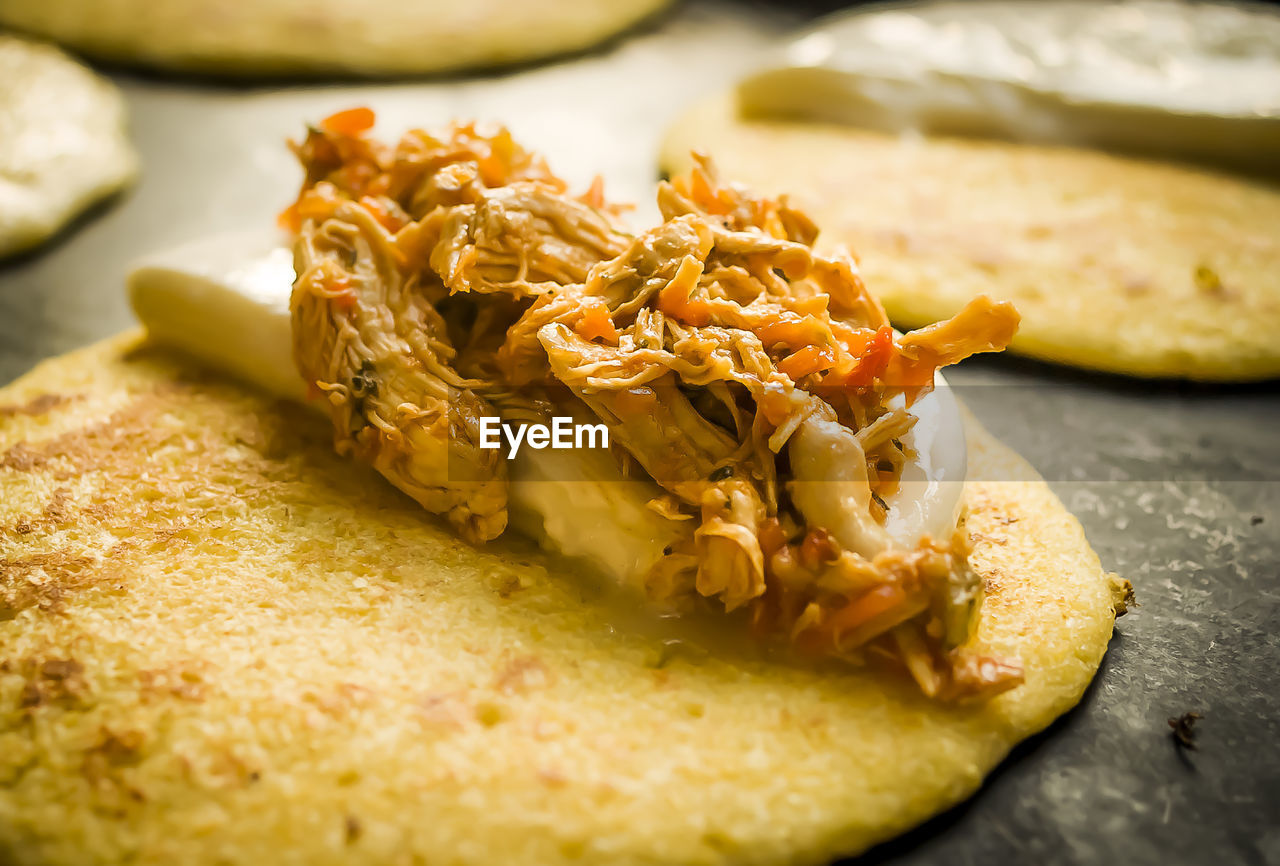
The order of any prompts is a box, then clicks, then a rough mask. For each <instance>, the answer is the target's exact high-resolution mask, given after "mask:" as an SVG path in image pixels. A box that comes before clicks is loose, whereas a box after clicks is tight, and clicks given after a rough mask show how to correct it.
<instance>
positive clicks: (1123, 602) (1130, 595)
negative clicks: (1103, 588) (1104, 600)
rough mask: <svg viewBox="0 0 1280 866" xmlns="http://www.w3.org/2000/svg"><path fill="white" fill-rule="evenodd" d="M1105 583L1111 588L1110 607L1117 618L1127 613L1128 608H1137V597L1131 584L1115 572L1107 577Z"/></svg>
mask: <svg viewBox="0 0 1280 866" xmlns="http://www.w3.org/2000/svg"><path fill="white" fill-rule="evenodd" d="M1107 583H1108V584H1109V585H1110V587H1111V606H1112V607H1114V608H1115V611H1116V617H1117V618H1118V617H1122V616H1124V615H1125V614H1126V613H1128V612H1129V608H1131V607H1138V597H1137V596H1136V595H1135V594H1134V592H1133V584H1132V583H1130V582H1129V581H1127V580H1125V579H1124V578H1123V577H1121V576H1120V575H1118V574H1116V573H1115V572H1112V573H1110V574H1108V575H1107Z"/></svg>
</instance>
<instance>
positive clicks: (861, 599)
mask: <svg viewBox="0 0 1280 866" xmlns="http://www.w3.org/2000/svg"><path fill="white" fill-rule="evenodd" d="M906 600H907V593H906V590H904V589H903V588H902V587H900V586H898V585H897V584H895V583H886V584H882V585H880V586H877V587H876V588H875V589H872V590H869V591H868V592H865V593H863V594H862V595H860V596H858V597H857V598H855V599H854V600H853V601H851V602H849V603H848V604H846V605H845V606H844V607H842V608H840V609H839V610H837V611H836V612H835V613H833V614H831V615H830V616H829V617H827V619H826V621H825V622H823V623H822V624H821V625H820V626H819V627H818V628H820V629H821V630H822V631H823V632H825V633H826V634H829V635H831V636H832V637H833V638H836V639H837V640H838V639H839V635H840V633H841V632H847V631H850V630H852V629H855V628H857V627H858V626H860V625H863V624H865V623H868V622H870V621H871V620H873V619H875V618H876V617H878V616H880V615H881V614H883V613H886V612H888V611H890V610H892V609H893V608H895V607H897V606H898V605H900V604H904V603H905V602H906Z"/></svg>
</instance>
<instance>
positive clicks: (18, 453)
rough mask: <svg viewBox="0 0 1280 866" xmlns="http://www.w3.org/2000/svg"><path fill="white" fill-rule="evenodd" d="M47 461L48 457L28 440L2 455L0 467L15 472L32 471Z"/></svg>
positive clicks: (0, 456)
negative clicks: (34, 448)
mask: <svg viewBox="0 0 1280 866" xmlns="http://www.w3.org/2000/svg"><path fill="white" fill-rule="evenodd" d="M46 462H48V461H47V458H46V457H44V455H43V454H40V453H38V452H37V451H35V450H33V449H32V448H31V446H29V445H28V444H27V443H26V442H19V443H17V444H16V445H13V446H11V447H10V448H9V449H8V450H7V451H5V452H4V454H2V455H0V469H12V470H13V471H14V472H30V471H32V470H33V469H39V468H41V467H43V466H44V465H45V463H46Z"/></svg>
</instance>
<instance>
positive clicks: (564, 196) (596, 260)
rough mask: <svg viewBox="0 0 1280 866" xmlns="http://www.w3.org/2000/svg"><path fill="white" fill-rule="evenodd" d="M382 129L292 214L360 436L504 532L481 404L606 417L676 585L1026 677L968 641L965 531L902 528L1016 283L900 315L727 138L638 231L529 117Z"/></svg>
mask: <svg viewBox="0 0 1280 866" xmlns="http://www.w3.org/2000/svg"><path fill="white" fill-rule="evenodd" d="M372 123H373V116H372V113H371V112H368V111H367V110H364V109H356V110H353V111H348V112H343V113H341V114H338V115H334V116H333V117H331V118H328V119H327V120H326V121H324V122H323V123H322V124H321V126H320V127H318V128H313V129H311V130H310V131H309V133H308V135H307V136H306V138H305V139H304V140H303V141H302V142H301V143H298V144H295V145H294V149H295V152H296V153H297V155H298V158H299V159H300V161H301V162H302V165H303V167H304V168H305V170H306V179H305V181H304V183H303V186H302V190H301V193H300V195H299V197H298V199H297V201H296V202H295V203H294V204H293V205H292V206H291V207H290V208H289V209H288V210H287V211H285V213H284V214H283V215H282V220H283V222H284V223H285V224H286V225H287V226H288V227H289V228H290V229H291V230H292V231H293V232H295V234H296V238H297V240H296V246H295V254H296V267H297V273H298V278H297V282H296V283H295V286H294V292H293V297H292V304H291V308H292V315H293V337H294V355H295V359H296V362H297V365H298V367H299V369H300V371H301V372H302V374H303V376H304V377H305V378H306V380H307V381H308V383H309V384H310V385H311V387H312V388H313V390H314V392H315V393H316V394H318V395H321V394H322V395H324V396H325V397H326V399H327V401H328V406H329V410H330V415H331V417H332V420H333V423H334V433H335V443H336V447H337V450H338V451H339V452H340V453H342V454H348V455H352V456H355V457H357V458H358V459H361V460H364V461H366V462H368V463H370V464H372V465H373V466H374V467H376V468H377V470H378V471H379V472H381V473H382V474H383V475H385V476H386V477H387V478H388V479H390V480H391V481H392V482H393V483H394V484H396V485H397V486H398V487H400V488H401V489H402V490H404V491H405V492H406V493H408V494H409V495H410V496H412V497H413V498H415V499H416V500H417V501H418V502H420V503H421V504H422V505H423V506H424V507H425V508H427V509H429V510H430V511H432V512H435V513H438V514H442V515H444V516H445V517H446V518H447V519H448V520H449V521H450V522H452V523H453V524H454V525H455V526H456V527H457V529H458V531H459V532H460V533H461V534H462V535H463V536H464V537H465V538H466V539H468V540H469V541H472V542H475V543H480V542H484V541H486V540H489V539H492V538H494V537H496V536H497V535H499V534H501V533H502V532H503V530H504V529H505V527H506V523H507V514H506V506H507V489H508V487H507V485H508V480H507V467H506V463H505V461H504V459H502V457H501V456H500V455H499V452H497V451H494V450H485V449H482V448H480V440H479V435H478V432H477V431H478V424H479V418H480V417H482V416H484V415H500V416H502V417H503V418H504V419H519V420H531V419H546V418H548V417H550V416H551V415H552V414H571V415H574V416H576V417H588V418H594V419H598V421H599V422H601V423H603V424H605V425H607V427H608V428H609V431H610V436H611V441H612V443H613V450H614V458H615V459H616V460H617V461H618V462H619V464H620V466H621V467H622V470H623V472H624V474H626V475H627V476H628V477H633V478H636V477H639V478H645V479H651V480H652V481H653V482H656V484H657V485H659V486H660V487H661V488H662V490H663V491H664V493H663V495H661V496H657V497H655V498H654V499H653V500H652V501H651V502H650V508H651V510H652V511H654V512H655V513H656V514H657V515H659V516H660V517H661V518H662V519H665V520H667V521H669V522H670V523H671V525H672V528H673V529H672V537H675V538H677V541H676V542H675V543H673V544H671V545H668V546H667V547H666V548H665V550H664V555H663V556H662V558H661V559H660V560H659V561H658V562H657V563H656V564H655V565H654V566H653V567H652V568H650V569H649V570H648V571H647V573H645V574H640V575H635V576H634V578H635V581H636V582H637V583H638V584H639V585H642V586H643V587H644V589H645V590H646V592H647V593H648V595H649V596H650V597H651V598H652V599H654V600H655V601H658V602H662V603H664V604H668V605H672V606H688V605H694V604H700V603H706V602H708V601H714V602H715V603H718V604H719V605H721V606H722V607H723V609H724V610H726V611H740V612H741V613H740V614H738V615H740V616H742V617H743V618H744V619H745V620H746V621H747V622H748V623H749V625H750V628H751V629H752V630H753V633H755V634H757V635H759V636H760V637H761V638H762V639H767V640H781V641H786V642H790V643H791V644H793V645H794V646H795V647H796V648H798V649H799V650H801V651H803V652H805V653H810V654H813V655H815V656H829V657H838V658H842V659H846V660H848V661H850V662H853V663H866V662H870V661H872V660H880V661H884V662H887V663H889V664H891V665H896V666H898V667H899V668H900V669H901V670H903V671H904V672H905V673H906V674H907V675H909V676H910V677H911V678H912V679H914V680H915V682H916V683H918V685H919V687H920V688H921V690H922V691H923V692H924V693H925V694H927V695H930V696H932V697H936V698H939V699H945V700H957V699H964V698H986V697H990V696H991V695H994V694H996V693H998V692H1000V691H1003V690H1006V689H1008V688H1011V687H1013V686H1015V685H1017V684H1018V683H1020V682H1021V680H1022V672H1021V668H1020V666H1019V665H1018V663H1017V662H1016V661H1014V660H1004V659H994V658H988V657H983V656H980V655H977V654H975V653H974V652H972V651H970V650H967V649H966V647H965V643H966V639H967V637H968V634H969V628H970V624H971V623H972V621H973V619H974V611H975V610H976V607H977V604H978V601H979V595H980V592H979V590H980V588H979V586H978V585H977V580H976V579H975V577H974V575H973V573H972V571H971V570H970V569H969V567H968V565H967V547H966V541H965V539H966V536H965V533H964V530H963V525H962V526H961V527H959V528H957V530H956V532H955V534H954V535H953V536H952V537H950V538H942V539H935V538H929V537H926V538H923V539H921V540H920V542H919V544H918V545H916V546H915V547H913V548H909V549H908V548H903V547H901V546H900V545H895V544H894V543H892V541H891V540H890V538H889V537H888V535H887V533H886V532H885V529H884V521H885V513H886V505H885V498H886V497H888V496H891V495H892V494H893V492H894V490H895V489H896V485H897V483H898V480H899V477H900V475H901V472H902V468H903V466H904V464H905V463H906V462H907V461H908V459H909V458H910V457H911V455H910V454H908V453H907V450H906V448H905V446H904V445H903V443H902V437H903V436H904V435H905V434H906V433H907V432H908V431H910V430H911V428H912V425H913V424H914V423H915V416H914V415H912V414H911V413H910V411H909V407H910V405H911V403H912V401H914V400H915V399H917V398H918V397H919V396H920V395H922V394H923V393H925V392H927V391H928V390H929V389H930V388H931V387H932V386H933V381H934V373H935V371H936V370H937V369H938V368H939V367H941V366H944V365H947V364H952V363H955V362H956V361H959V360H961V359H963V358H965V357H967V356H969V355H971V354H974V353H976V352H990V351H999V350H1001V349H1003V348H1004V346H1005V345H1007V343H1008V342H1009V339H1010V338H1011V337H1012V335H1013V332H1014V330H1015V329H1016V327H1017V324H1018V315H1017V313H1016V311H1014V309H1013V308H1012V307H1011V306H1010V305H1009V304H1007V303H994V302H992V301H991V300H990V299H988V298H986V297H979V298H977V299H975V300H974V301H973V302H971V303H970V304H969V305H968V306H967V307H965V308H964V310H962V311H961V312H960V313H959V314H958V315H956V316H955V317H954V318H953V319H951V320H949V321H946V322H941V323H938V324H936V325H933V326H930V327H927V328H923V329H920V330H917V331H912V332H910V333H908V334H906V335H904V336H895V334H894V332H893V330H892V329H891V328H890V326H889V323H888V320H887V318H886V316H885V313H884V310H883V308H882V307H881V306H880V304H879V302H878V301H877V300H876V299H875V297H874V296H873V295H871V294H870V293H869V292H868V291H867V288H866V287H865V286H864V285H863V282H862V280H861V279H860V277H859V275H858V267H857V263H856V261H855V260H854V259H853V258H852V257H851V256H849V255H847V254H843V253H841V254H835V255H823V254H820V253H818V252H817V251H816V250H815V249H814V247H813V243H814V240H815V239H816V237H817V228H816V227H815V226H814V224H813V223H812V222H811V221H810V220H809V219H808V217H806V216H805V215H804V214H803V213H802V212H800V211H799V210H797V209H795V208H794V207H792V206H791V205H790V204H789V203H788V201H787V200H786V199H785V198H781V199H777V200H773V199H767V198H761V197H756V196H753V195H751V194H750V193H749V192H747V191H746V190H744V189H741V188H739V187H737V186H734V185H729V184H725V183H722V182H721V181H720V180H719V179H718V177H717V175H716V172H715V170H714V168H713V166H712V165H711V163H710V162H709V160H707V159H706V158H704V157H701V156H699V157H698V158H697V162H696V167H695V168H694V170H693V171H692V173H691V174H689V175H688V176H685V177H679V178H676V179H673V180H672V181H671V182H669V183H668V182H664V183H662V184H660V185H659V188H658V205H659V209H660V211H661V214H662V217H663V221H662V223H661V224H659V225H657V226H655V227H653V228H651V229H648V230H646V231H643V232H641V233H639V234H633V233H631V232H630V231H628V229H627V228H626V227H625V226H624V225H623V224H622V222H621V221H620V220H619V218H618V213H619V209H618V208H615V207H612V206H610V205H608V204H607V203H606V202H605V200H604V196H603V191H602V188H601V185H600V184H599V183H598V182H597V183H596V184H595V185H593V186H592V188H591V190H589V191H588V193H586V194H585V195H583V196H578V197H575V196H572V195H570V194H569V192H568V189H567V185H566V184H565V183H564V182H563V181H562V180H561V179H560V178H558V177H556V176H555V175H554V174H552V173H551V171H550V170H549V169H548V168H547V165H546V163H545V162H544V161H543V160H542V159H541V158H540V157H538V156H537V155H535V154H533V153H530V152H529V151H526V150H524V149H523V148H522V147H520V146H519V145H518V144H516V143H515V142H514V141H513V140H512V138H511V136H510V135H509V134H508V133H507V132H506V131H505V130H498V131H496V132H492V133H484V132H482V131H480V130H478V129H477V128H476V127H474V126H472V125H455V126H453V127H452V128H450V129H449V130H447V131H445V132H443V133H442V134H440V135H433V134H431V133H428V132H425V131H421V130H417V131H413V132H410V133H408V134H406V135H405V136H404V138H403V139H402V140H401V141H400V142H399V143H398V144H397V145H396V146H394V147H390V146H387V145H385V144H382V143H380V142H378V141H377V140H376V139H374V138H372V137H371V136H370V135H369V134H368V131H369V129H370V128H371V126H372ZM899 395H902V396H903V397H904V398H905V404H906V406H907V407H908V408H902V406H901V403H902V401H899V403H898V408H891V407H890V405H889V404H890V401H891V400H893V399H894V398H896V397H898V396H899Z"/></svg>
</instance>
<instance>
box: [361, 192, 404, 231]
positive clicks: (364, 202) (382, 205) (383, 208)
mask: <svg viewBox="0 0 1280 866" xmlns="http://www.w3.org/2000/svg"><path fill="white" fill-rule="evenodd" d="M360 206H361V207H363V208H364V209H365V210H367V211H368V212H369V213H371V214H373V218H374V219H376V220H377V221H378V224H379V225H381V226H382V227H383V228H384V229H386V230H387V231H389V232H392V233H395V232H398V231H400V229H402V228H404V220H403V219H401V218H400V216H399V214H397V213H396V212H395V211H393V210H392V209H391V208H390V207H388V206H387V203H386V202H385V201H383V200H382V199H379V198H374V197H373V196H371V195H366V196H363V197H362V198H361V199H360Z"/></svg>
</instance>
